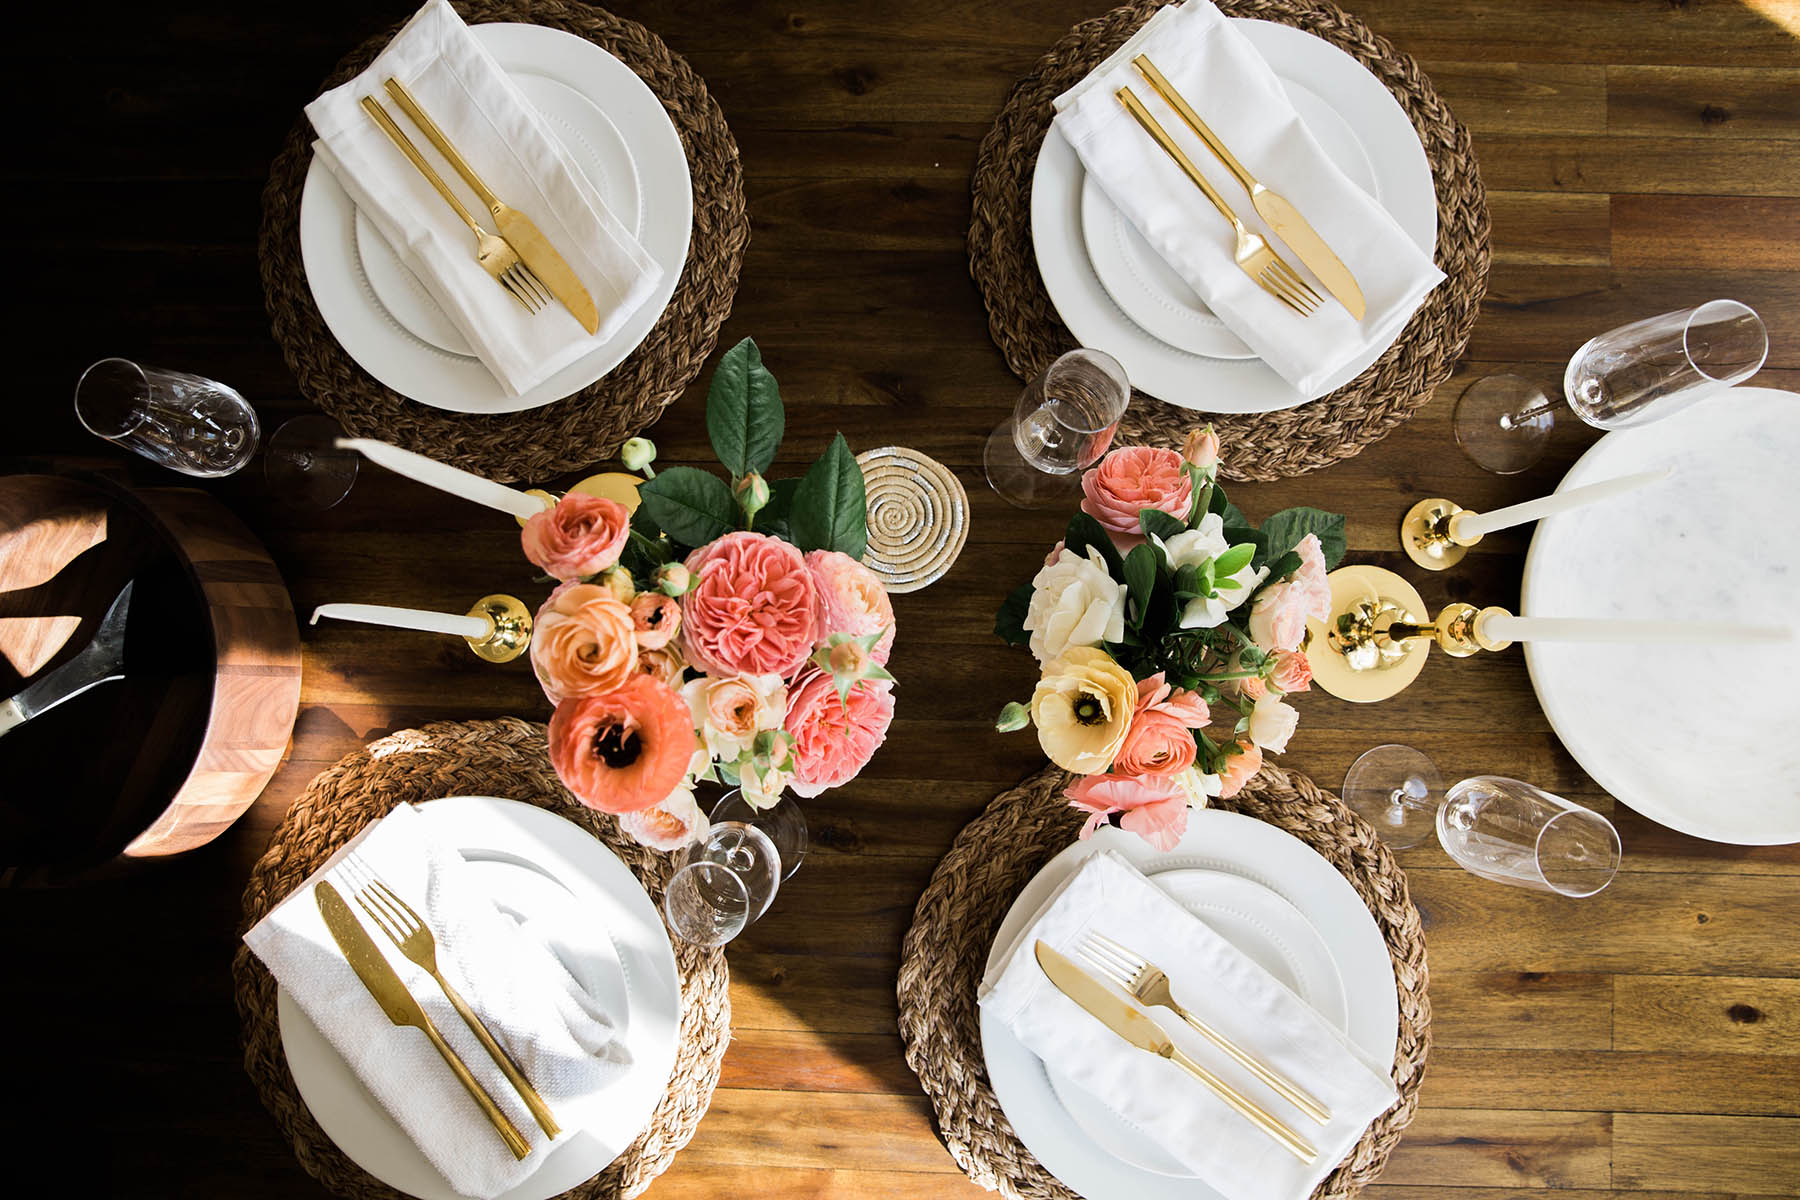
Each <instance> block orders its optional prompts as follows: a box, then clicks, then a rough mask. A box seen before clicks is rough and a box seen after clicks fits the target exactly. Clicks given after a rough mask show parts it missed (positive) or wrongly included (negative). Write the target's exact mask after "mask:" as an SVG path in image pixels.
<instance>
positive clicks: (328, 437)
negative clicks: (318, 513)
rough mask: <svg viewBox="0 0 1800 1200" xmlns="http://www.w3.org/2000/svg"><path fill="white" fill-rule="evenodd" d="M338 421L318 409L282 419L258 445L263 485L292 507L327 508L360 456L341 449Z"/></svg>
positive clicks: (349, 481)
mask: <svg viewBox="0 0 1800 1200" xmlns="http://www.w3.org/2000/svg"><path fill="white" fill-rule="evenodd" d="M343 436H344V430H343V427H342V426H340V425H339V424H338V423H337V422H336V421H334V420H332V419H331V418H330V417H328V416H326V415H325V414H324V413H307V414H305V415H304V416H299V417H294V418H292V419H290V420H288V421H284V422H283V423H282V424H281V425H280V426H279V427H278V428H277V429H276V430H275V432H274V433H272V434H270V435H269V443H268V445H266V446H265V447H263V474H264V475H265V476H266V477H267V478H268V481H269V491H270V493H271V494H273V495H274V497H275V498H276V499H277V500H279V501H280V502H282V503H283V504H286V505H289V506H290V507H293V508H302V509H327V508H331V507H333V506H334V505H336V504H337V503H338V502H339V501H340V500H342V499H343V498H344V497H345V496H348V495H349V494H350V489H351V487H352V486H353V485H354V484H355V483H356V472H357V467H358V464H359V463H360V462H361V461H362V456H361V455H359V454H358V453H356V451H354V450H341V449H339V448H338V445H337V440H338V439H339V438H341V437H343Z"/></svg>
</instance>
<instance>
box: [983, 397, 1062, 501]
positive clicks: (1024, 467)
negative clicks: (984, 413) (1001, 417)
mask: <svg viewBox="0 0 1800 1200" xmlns="http://www.w3.org/2000/svg"><path fill="white" fill-rule="evenodd" d="M1016 428H1017V426H1016V425H1015V423H1014V422H1013V421H1012V420H1011V419H1008V420H1005V421H1002V422H1001V423H1000V424H999V426H998V427H996V428H995V430H994V432H993V433H991V434H989V435H988V440H987V446H986V448H985V449H984V450H983V451H982V455H981V465H982V467H983V468H984V469H985V470H986V472H987V481H988V486H989V487H990V488H992V489H994V494H995V495H996V496H999V497H1000V498H1001V499H1002V500H1004V501H1006V502H1007V503H1008V504H1010V505H1012V506H1013V507H1014V508H1066V507H1069V506H1070V505H1073V504H1074V503H1075V502H1076V501H1077V500H1079V499H1080V497H1081V472H1079V471H1072V472H1070V473H1069V474H1067V475H1052V474H1050V473H1048V472H1046V471H1040V470H1038V469H1037V468H1036V467H1034V466H1032V465H1031V464H1030V463H1028V462H1026V461H1025V459H1024V457H1023V456H1022V455H1020V453H1019V446H1018V442H1017V441H1016V440H1015V438H1014V430H1015V429H1016Z"/></svg>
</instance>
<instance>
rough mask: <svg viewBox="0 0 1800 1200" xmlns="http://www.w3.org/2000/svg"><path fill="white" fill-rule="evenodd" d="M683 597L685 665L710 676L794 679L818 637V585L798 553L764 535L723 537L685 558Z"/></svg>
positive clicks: (796, 550)
mask: <svg viewBox="0 0 1800 1200" xmlns="http://www.w3.org/2000/svg"><path fill="white" fill-rule="evenodd" d="M687 568H688V572H689V574H690V575H691V576H692V577H693V586H692V588H690V589H689V591H688V593H687V594H686V595H684V596H683V597H682V598H681V616H682V645H683V647H684V649H685V650H686V654H687V660H688V662H689V663H691V664H692V665H694V666H696V667H698V668H700V669H701V670H702V671H705V672H706V673H707V674H709V675H779V676H781V677H782V678H783V679H787V678H791V677H792V676H793V675H794V673H795V672H796V671H798V670H799V669H800V668H801V666H803V665H804V664H805V662H806V660H807V657H808V656H809V655H810V654H811V653H812V650H813V647H814V646H815V645H816V644H817V641H818V639H817V638H816V637H815V636H814V631H815V628H816V625H817V617H816V615H815V612H816V609H817V606H818V586H817V585H816V584H815V583H814V582H813V576H812V572H811V571H809V570H807V567H806V560H805V559H804V558H802V557H801V555H800V551H799V550H798V549H797V548H796V547H794V546H793V545H792V544H790V543H788V542H784V541H781V540H780V539H778V538H772V537H769V536H767V535H766V534H761V533H728V534H726V535H725V536H724V537H722V538H720V539H719V540H718V541H716V542H713V543H712V544H711V545H709V546H703V547H701V548H700V549H698V550H696V551H694V552H693V553H692V554H690V555H689V556H688V560H687Z"/></svg>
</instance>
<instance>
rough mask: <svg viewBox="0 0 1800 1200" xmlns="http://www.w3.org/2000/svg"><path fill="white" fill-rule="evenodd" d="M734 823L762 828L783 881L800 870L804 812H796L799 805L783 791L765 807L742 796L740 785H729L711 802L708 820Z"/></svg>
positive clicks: (803, 850)
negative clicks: (725, 790)
mask: <svg viewBox="0 0 1800 1200" xmlns="http://www.w3.org/2000/svg"><path fill="white" fill-rule="evenodd" d="M727 821H731V822H736V823H738V824H741V825H751V826H754V827H755V828H757V829H760V830H762V832H763V834H764V835H765V836H766V837H768V839H769V841H771V842H773V843H774V844H775V853H776V854H778V855H780V857H781V878H782V880H783V882H786V881H787V880H788V879H791V878H792V877H793V874H794V872H795V871H798V870H799V869H800V863H801V861H802V860H803V859H805V858H806V847H807V845H808V839H807V834H806V814H805V813H802V812H801V811H800V805H799V804H798V803H797V802H796V801H794V800H791V799H789V798H788V795H787V793H786V792H783V793H782V794H781V798H780V799H778V800H777V801H775V803H774V804H772V805H770V806H769V807H767V808H757V807H756V806H755V805H753V804H751V803H750V802H749V801H748V800H746V799H744V793H743V790H742V789H741V788H732V789H731V790H730V791H729V792H726V793H725V794H724V795H723V796H721V797H719V802H718V803H717V804H715V805H713V810H712V822H713V824H714V825H718V824H720V823H722V822H727Z"/></svg>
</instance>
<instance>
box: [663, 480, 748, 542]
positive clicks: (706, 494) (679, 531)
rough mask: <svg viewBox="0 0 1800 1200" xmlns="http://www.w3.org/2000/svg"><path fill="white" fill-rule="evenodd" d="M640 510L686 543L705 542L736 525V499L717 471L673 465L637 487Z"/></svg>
mask: <svg viewBox="0 0 1800 1200" xmlns="http://www.w3.org/2000/svg"><path fill="white" fill-rule="evenodd" d="M638 497H639V498H640V499H641V500H642V501H643V504H642V507H641V508H640V510H639V511H640V512H641V513H642V514H643V515H644V516H646V517H648V518H649V519H650V520H652V521H654V522H656V524H657V526H658V527H659V528H660V529H661V530H662V531H663V532H664V533H666V534H668V535H669V537H670V538H672V539H674V540H675V541H677V542H680V543H681V544H682V545H684V546H704V545H706V544H707V543H708V542H710V541H713V540H715V539H717V538H722V537H724V536H725V535H726V534H728V533H730V532H731V531H732V530H733V529H735V528H737V518H738V506H737V501H735V500H733V499H732V498H731V489H730V488H729V487H727V486H726V485H725V481H724V480H723V479H720V478H719V477H718V476H717V475H709V474H707V473H706V472H705V471H700V470H696V469H695V468H693V467H670V468H669V469H668V470H666V471H660V472H658V473H657V476H656V478H655V479H648V480H645V481H644V482H643V483H642V484H641V485H640V486H639V487H638Z"/></svg>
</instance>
